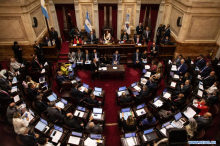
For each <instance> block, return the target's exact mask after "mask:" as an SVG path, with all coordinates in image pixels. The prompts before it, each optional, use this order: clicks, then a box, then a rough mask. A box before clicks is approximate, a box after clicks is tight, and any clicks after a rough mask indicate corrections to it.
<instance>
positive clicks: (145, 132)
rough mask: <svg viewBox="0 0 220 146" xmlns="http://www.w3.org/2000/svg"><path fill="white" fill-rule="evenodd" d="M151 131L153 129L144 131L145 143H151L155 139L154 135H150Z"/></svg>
mask: <svg viewBox="0 0 220 146" xmlns="http://www.w3.org/2000/svg"><path fill="white" fill-rule="evenodd" d="M153 131H154V129H153V128H152V129H148V130H145V131H144V133H143V134H144V135H145V137H146V139H147V141H152V140H154V139H156V134H155V133H152V132H153Z"/></svg>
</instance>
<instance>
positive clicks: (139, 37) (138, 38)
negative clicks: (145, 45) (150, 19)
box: [134, 34, 142, 44]
mask: <svg viewBox="0 0 220 146" xmlns="http://www.w3.org/2000/svg"><path fill="white" fill-rule="evenodd" d="M141 41H142V38H141V35H139V34H137V35H136V36H134V42H135V44H141Z"/></svg>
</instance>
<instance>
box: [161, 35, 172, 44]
mask: <svg viewBox="0 0 220 146" xmlns="http://www.w3.org/2000/svg"><path fill="white" fill-rule="evenodd" d="M169 43H170V39H169V37H168V36H166V37H165V38H164V39H163V41H162V44H164V45H168V44H169Z"/></svg>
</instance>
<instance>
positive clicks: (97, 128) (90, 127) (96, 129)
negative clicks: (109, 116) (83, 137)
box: [86, 116, 103, 133]
mask: <svg viewBox="0 0 220 146" xmlns="http://www.w3.org/2000/svg"><path fill="white" fill-rule="evenodd" d="M92 120H93V116H91V117H90V118H89V122H88V124H87V125H86V131H88V132H89V133H102V131H103V128H102V126H103V125H102V124H100V123H98V124H95V123H94V122H92Z"/></svg>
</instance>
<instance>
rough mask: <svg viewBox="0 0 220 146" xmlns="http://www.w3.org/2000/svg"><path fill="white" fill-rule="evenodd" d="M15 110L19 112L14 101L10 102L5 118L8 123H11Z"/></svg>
mask: <svg viewBox="0 0 220 146" xmlns="http://www.w3.org/2000/svg"><path fill="white" fill-rule="evenodd" d="M15 111H18V112H20V114H21V110H20V109H19V108H18V106H16V104H15V103H14V102H12V103H10V104H9V106H8V108H7V111H6V114H7V120H8V122H9V123H10V124H12V119H13V114H14V112H15Z"/></svg>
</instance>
